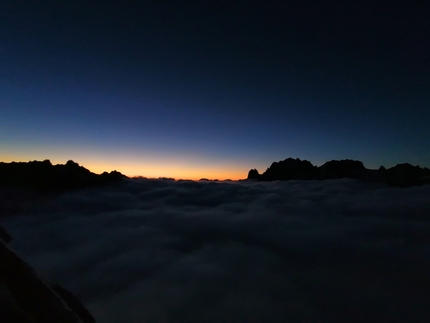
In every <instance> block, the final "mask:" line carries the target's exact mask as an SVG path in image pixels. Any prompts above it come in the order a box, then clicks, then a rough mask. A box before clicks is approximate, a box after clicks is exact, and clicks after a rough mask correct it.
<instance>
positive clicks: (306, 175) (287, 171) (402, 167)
mask: <svg viewBox="0 0 430 323" xmlns="http://www.w3.org/2000/svg"><path fill="white" fill-rule="evenodd" d="M340 178H353V179H358V180H362V181H366V182H383V183H386V184H388V185H390V186H394V187H409V186H415V185H423V184H430V169H428V168H421V167H419V166H412V165H410V164H398V165H396V166H394V167H392V168H388V169H386V168H385V167H383V166H381V167H380V168H379V169H377V170H374V169H367V168H365V167H364V165H363V163H362V162H361V161H358V160H351V159H344V160H332V161H328V162H326V163H325V164H323V165H321V166H320V167H317V166H314V165H312V163H311V162H309V161H307V160H300V159H299V158H296V159H293V158H287V159H285V160H282V161H279V162H274V163H272V165H271V166H270V167H269V168H267V170H266V171H265V172H264V173H263V174H259V173H258V171H257V170H256V169H251V170H250V171H249V173H248V179H250V180H251V179H252V180H260V181H275V180H280V181H286V180H309V179H314V180H317V179H319V180H325V179H340Z"/></svg>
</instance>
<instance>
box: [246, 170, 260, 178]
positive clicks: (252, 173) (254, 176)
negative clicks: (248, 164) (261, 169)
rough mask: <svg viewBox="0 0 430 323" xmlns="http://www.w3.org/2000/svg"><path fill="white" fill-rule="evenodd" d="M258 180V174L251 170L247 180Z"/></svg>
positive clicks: (256, 171)
mask: <svg viewBox="0 0 430 323" xmlns="http://www.w3.org/2000/svg"><path fill="white" fill-rule="evenodd" d="M259 178H260V174H259V173H258V170H256V169H255V168H254V169H251V170H250V171H249V172H248V179H259Z"/></svg>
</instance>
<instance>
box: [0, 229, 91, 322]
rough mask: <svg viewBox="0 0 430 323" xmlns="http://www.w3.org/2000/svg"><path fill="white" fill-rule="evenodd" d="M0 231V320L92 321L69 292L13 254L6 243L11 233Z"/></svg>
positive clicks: (88, 313)
mask: <svg viewBox="0 0 430 323" xmlns="http://www.w3.org/2000/svg"><path fill="white" fill-rule="evenodd" d="M0 228H1V227H0ZM0 232H1V237H0V322H2V323H59V322H61V323H94V322H95V320H94V318H93V316H92V315H91V314H90V312H89V311H88V310H87V309H86V308H85V307H84V306H83V305H82V303H81V302H80V301H79V300H78V299H77V298H76V297H75V296H74V295H73V294H72V293H71V292H69V291H67V290H65V289H64V288H62V287H60V286H58V285H55V284H52V283H50V282H48V281H47V280H46V279H44V278H42V277H41V276H39V275H38V274H37V273H36V271H35V270H34V269H33V268H32V267H31V266H29V265H28V264H27V263H26V262H25V261H24V260H23V259H21V258H20V257H19V256H18V255H16V254H15V252H13V251H12V250H11V249H10V248H9V247H8V246H7V242H8V241H10V236H9V235H8V234H7V232H6V231H5V230H4V229H3V228H1V229H0ZM5 237H6V239H4V238H5Z"/></svg>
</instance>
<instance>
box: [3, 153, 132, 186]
mask: <svg viewBox="0 0 430 323" xmlns="http://www.w3.org/2000/svg"><path fill="white" fill-rule="evenodd" d="M123 178H125V175H122V174H121V173H120V172H117V171H112V172H110V173H107V172H104V173H103V174H101V175H97V174H94V173H92V172H90V171H89V170H88V169H86V168H85V167H82V166H79V164H77V163H75V162H74V161H72V160H69V161H68V162H67V163H66V164H65V165H52V164H51V162H50V161H49V160H44V161H31V162H28V163H24V162H18V163H17V162H12V163H2V162H0V186H7V187H17V188H29V189H36V190H42V191H55V192H61V191H67V190H73V189H81V188H86V187H95V186H104V185H109V184H112V183H114V182H118V181H120V180H121V179H123Z"/></svg>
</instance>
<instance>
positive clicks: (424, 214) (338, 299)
mask: <svg viewBox="0 0 430 323" xmlns="http://www.w3.org/2000/svg"><path fill="white" fill-rule="evenodd" d="M429 189H430V187H429V185H422V186H416V187H410V188H404V189H398V188H392V187H387V186H385V185H383V184H371V185H369V184H368V183H361V182H359V181H355V180H350V179H343V180H327V181H288V182H235V181H232V182H202V181H200V182H195V181H172V180H148V179H147V180H145V179H126V180H124V181H122V182H121V183H120V184H118V185H116V186H109V187H104V188H96V189H92V190H81V191H74V192H69V193H65V194H62V195H58V196H56V197H52V196H51V199H49V200H46V201H43V200H42V199H40V198H37V199H34V198H33V199H30V200H28V198H26V197H24V196H22V197H20V198H19V201H16V202H18V203H17V204H18V207H19V208H20V212H19V214H17V215H15V216H9V217H1V218H0V219H1V225H2V226H3V227H4V228H5V229H6V230H7V231H8V232H9V234H10V235H11V236H12V241H11V242H10V244H9V246H10V247H11V249H12V250H14V251H15V252H17V254H18V255H19V256H20V257H22V258H23V259H24V260H25V261H26V262H27V263H29V264H30V265H31V266H33V268H35V270H36V271H37V272H38V273H39V274H40V275H42V277H44V278H46V279H49V280H50V281H51V282H54V283H56V284H60V285H61V286H63V287H64V288H66V289H67V290H69V291H71V292H72V293H73V294H75V295H76V296H77V297H78V298H79V299H80V300H81V301H82V302H83V304H84V305H85V306H86V307H87V308H88V309H89V311H90V312H91V313H92V314H93V315H94V317H95V319H96V322H98V323H118V322H128V323H141V322H146V323H159V322H169V323H182V322H187V323H189V322H193V323H196V322H208V323H213V322H274V323H278V322H279V323H280V322H324V323H344V322H351V323H362V322H369V323H374V322H375V323H376V322H395V323H400V322H411V323H421V322H425V321H426V318H428V317H429V315H430V308H429V306H428V299H429V298H430V287H429V286H430V277H429V274H428V268H429V265H430V257H429V252H430V248H429V246H430V239H429V237H430V223H429V221H428V214H429V210H430V199H429V198H428V196H429ZM3 193H4V192H3V191H1V192H0V194H3ZM14 197H16V196H14ZM4 200H5V201H7V203H10V202H11V199H4Z"/></svg>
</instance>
